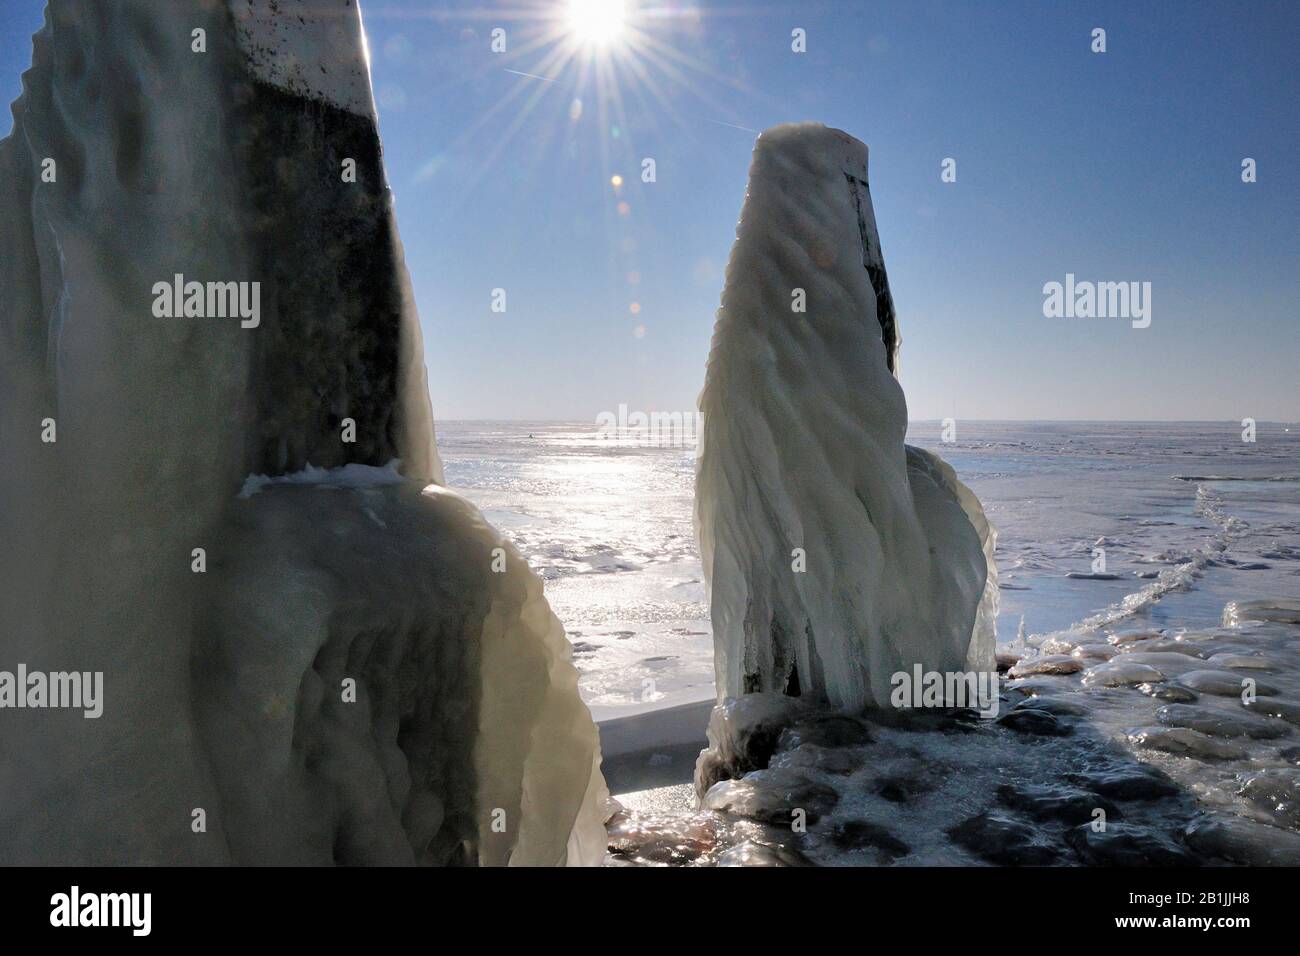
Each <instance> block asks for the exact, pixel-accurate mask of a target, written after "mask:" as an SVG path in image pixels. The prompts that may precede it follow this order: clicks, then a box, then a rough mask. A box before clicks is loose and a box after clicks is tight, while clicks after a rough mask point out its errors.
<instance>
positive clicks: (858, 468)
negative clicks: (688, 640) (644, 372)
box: [696, 123, 998, 710]
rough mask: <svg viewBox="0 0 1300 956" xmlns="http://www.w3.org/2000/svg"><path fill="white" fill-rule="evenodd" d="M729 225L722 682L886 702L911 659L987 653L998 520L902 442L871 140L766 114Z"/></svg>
mask: <svg viewBox="0 0 1300 956" xmlns="http://www.w3.org/2000/svg"><path fill="white" fill-rule="evenodd" d="M736 237H737V238H736V244H735V246H734V248H733V250H732V254H731V260H730V262H729V263H728V266H727V277H726V287H725V289H724V290H723V294H722V305H721V308H720V309H719V311H718V316H717V324H716V326H715V330H714V337H713V348H712V352H711V354H710V357H709V365H708V372H707V377H706V380H705V386H704V391H703V393H702V394H701V397H700V410H701V411H702V412H703V415H704V425H703V431H702V434H701V440H700V461H699V473H698V478H697V487H696V522H697V528H698V534H699V539H700V550H701V557H702V559H703V565H704V573H705V576H706V580H707V581H708V582H709V585H710V590H711V612H712V619H713V637H714V653H715V668H716V673H717V687H718V693H719V696H720V697H722V696H739V695H741V694H747V693H753V692H762V691H777V692H780V691H789V690H793V689H794V688H795V687H797V688H798V690H799V692H801V693H803V694H805V695H812V696H814V697H822V698H825V699H827V700H828V701H829V702H830V703H832V704H833V705H835V706H837V707H840V708H845V709H850V710H853V709H859V708H861V707H863V706H868V705H886V704H887V703H888V698H889V691H890V677H891V675H892V674H894V673H896V672H898V671H905V670H908V669H910V668H911V667H912V665H913V664H915V663H920V664H922V665H923V666H924V667H925V668H926V669H927V670H935V671H941V672H944V671H965V670H985V671H988V670H991V669H992V668H993V645H994V640H995V636H994V623H995V617H996V600H997V593H998V592H997V585H996V573H995V571H994V565H993V562H992V551H993V546H994V535H993V532H992V530H991V529H990V527H989V525H988V523H987V522H986V521H985V520H984V517H983V513H982V511H981V509H980V505H979V502H978V501H977V500H976V498H975V496H974V495H973V494H971V492H970V491H969V490H968V489H966V488H965V487H964V486H963V485H962V484H961V483H960V482H959V481H958V480H957V479H956V476H955V474H954V473H953V471H952V469H951V468H949V467H948V466H947V465H946V464H944V463H943V462H942V461H941V460H940V459H939V458H938V457H936V456H935V455H933V454H931V453H929V452H926V451H923V450H921V449H917V448H912V447H908V446H906V445H905V444H904V441H903V436H904V432H905V431H906V428H907V408H906V403H905V401H904V398H903V392H902V389H901V387H900V386H899V383H898V381H897V379H896V378H895V377H894V375H893V374H892V371H891V370H892V369H894V368H895V367H896V363H895V357H896V353H897V349H898V342H899V336H898V324H897V322H896V320H895V318H894V312H893V303H892V298H891V296H890V294H889V289H888V280H887V278H886V276H885V271H884V260H883V257H882V253H881V248H880V238H879V235H878V234H877V231H876V223H875V215H874V213H873V211H872V206H871V196H870V190H869V188H868V186H867V148H866V146H864V145H863V144H862V143H860V142H858V141H857V140H855V139H853V138H852V137H851V136H849V135H847V134H846V133H843V132H841V131H839V130H833V129H828V128H826V127H824V126H821V125H820V124H813V123H806V124H799V125H790V126H780V127H776V128H774V129H771V130H768V131H766V132H765V133H763V134H762V135H761V136H760V137H759V139H758V142H757V144H756V146H755V148H754V159H753V165H752V166H751V168H750V177H749V189H748V192H747V194H746V196H745V204H744V208H743V209H742V211H741V217H740V223H739V225H738V227H737V230H736ZM800 297H802V298H803V300H804V301H805V302H806V311H804V312H801V311H796V310H795V306H796V305H797V304H798V303H799V301H800ZM797 549H801V551H802V554H803V555H806V570H796V569H795V568H796V561H798V560H799V557H798V556H796V554H795V552H796V550H797Z"/></svg>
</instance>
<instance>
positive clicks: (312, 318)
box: [0, 0, 604, 864]
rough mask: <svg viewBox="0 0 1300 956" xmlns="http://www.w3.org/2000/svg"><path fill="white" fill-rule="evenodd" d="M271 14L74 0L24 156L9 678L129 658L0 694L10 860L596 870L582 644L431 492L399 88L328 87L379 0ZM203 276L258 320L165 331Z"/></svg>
mask: <svg viewBox="0 0 1300 956" xmlns="http://www.w3.org/2000/svg"><path fill="white" fill-rule="evenodd" d="M251 6H252V8H253V12H255V13H256V17H255V18H254V19H253V20H252V21H250V20H249V18H248V17H247V16H245V14H247V13H249V12H250V11H249V9H248V8H249V5H248V4H243V3H235V2H233V0H232V2H231V3H226V2H207V3H185V4H180V3H176V4H173V3H165V4H164V3H158V4H154V3H150V4H142V3H138V2H127V0H103V2H96V3H82V2H78V0H53V2H51V4H50V6H49V8H48V10H47V15H46V25H45V27H44V29H43V30H42V31H41V32H40V33H38V34H37V36H36V37H35V40H34V52H33V65H32V68H31V70H29V71H28V72H27V73H26V74H25V75H24V83H23V95H22V97H21V98H20V99H19V101H18V102H17V103H16V104H15V107H14V114H15V122H14V131H13V134H12V136H10V137H9V138H7V139H5V140H3V141H0V182H2V183H3V188H0V221H3V222H4V223H5V227H4V228H5V234H4V247H5V255H4V256H3V257H0V336H2V337H3V345H2V347H0V434H2V435H3V436H4V440H3V441H0V478H2V480H3V487H4V493H3V497H2V498H0V540H2V541H3V542H4V546H3V547H2V548H0V582H3V603H4V606H5V614H6V620H5V627H4V629H3V631H2V632H0V666H3V667H6V668H10V669H11V668H12V667H13V666H14V665H15V664H17V663H24V664H26V665H27V666H28V668H29V669H41V670H47V671H55V670H77V671H92V672H93V671H101V672H103V674H104V712H103V716H102V717H100V718H99V719H97V720H86V719H84V718H83V717H82V715H81V711H80V710H73V711H69V710H58V711H56V710H31V709H27V710H6V711H5V712H4V724H5V730H4V744H3V750H0V832H3V833H4V835H5V838H4V840H3V841H0V860H3V861H4V862H42V863H123V862H139V863H160V862H185V863H204V862H230V861H234V862H240V863H330V862H339V863H403V862H405V863H410V862H419V863H440V862H478V863H486V864H499V863H506V862H509V863H512V864H521V863H531V864H557V863H565V862H569V863H580V862H581V863H586V862H598V861H599V859H600V858H601V855H602V852H603V843H604V834H603V830H602V827H601V823H602V819H603V806H604V784H603V781H602V779H601V777H600V774H599V770H598V762H599V751H598V742H597V736H596V730H595V727H594V725H593V724H592V721H591V718H590V716H589V714H588V712H587V711H586V709H585V707H584V706H583V705H582V703H581V701H580V699H579V697H578V694H577V688H576V674H575V672H574V670H573V668H572V665H571V663H570V660H569V654H570V651H569V647H568V644H567V642H566V641H565V640H564V634H563V630H562V628H561V627H560V625H559V623H558V621H557V620H556V619H555V616H554V615H553V614H552V613H551V612H550V609H549V608H548V606H547V604H546V601H545V599H544V598H543V597H542V594H541V583H540V581H538V579H537V578H536V577H535V576H534V575H533V574H532V573H531V572H530V571H529V569H528V567H527V565H526V564H525V563H524V562H523V561H522V559H520V557H519V555H518V554H517V552H515V551H514V549H513V548H512V547H510V546H509V545H508V544H507V543H506V542H504V541H503V540H502V539H501V538H500V537H499V535H497V533H496V532H495V531H494V530H493V529H492V528H490V527H489V526H488V525H486V524H485V523H484V521H483V519H482V517H481V516H480V515H479V514H478V512H477V511H476V510H475V509H474V508H473V507H472V506H471V505H470V504H469V503H468V502H466V501H465V500H464V499H462V498H460V497H458V496H456V495H453V494H451V493H450V492H447V491H444V490H442V489H441V488H439V487H438V486H436V485H434V486H429V487H427V488H426V486H427V485H428V484H429V482H431V481H433V482H439V483H440V482H441V477H442V476H441V466H440V464H439V462H438V458H437V454H436V452H435V449H434V441H433V425H432V415H431V412H430V407H429V398H428V389H427V382H426V375H425V370H424V365H423V346H422V344H421V342H420V331H419V323H418V319H417V316H416V314H415V310H414V304H413V302H412V298H411V292H410V286H409V282H408V280H407V275H406V269H405V265H404V262H403V257H402V252H401V245H400V242H399V240H398V237H397V232H396V228H395V225H394V220H393V216H392V201H391V197H390V195H389V191H388V188H387V184H386V182H385V178H384V172H383V165H382V158H381V155H380V146H379V139H378V135H377V132H376V128H375V119H374V115H373V112H372V111H371V110H370V109H369V108H362V106H361V102H360V101H361V100H365V101H366V103H368V102H369V80H368V77H364V76H359V74H356V73H355V72H353V73H351V74H348V73H346V72H344V73H343V74H341V75H342V76H344V77H345V78H346V77H347V76H351V77H352V79H351V80H347V81H346V82H342V83H341V85H339V84H334V83H327V82H326V81H324V80H316V79H315V78H316V76H317V74H321V75H322V76H324V75H330V74H329V71H330V70H333V69H334V68H335V67H337V66H339V65H340V64H341V65H343V66H344V67H348V68H355V67H356V64H357V63H359V62H363V61H364V47H363V37H362V34H361V28H360V19H359V15H358V14H357V12H356V5H355V4H348V3H346V2H340V0H301V2H292V0H285V2H279V3H276V4H264V3H254V4H252V5H251ZM198 28H202V29H204V30H205V31H206V36H207V51H206V52H205V53H195V52H192V50H191V46H190V43H191V40H190V38H191V31H192V30H194V29H198ZM249 30H253V33H250V32H249ZM258 31H260V32H258ZM267 31H271V32H272V33H274V34H275V36H276V37H281V36H283V37H289V39H284V41H283V43H280V42H279V41H278V40H274V37H271V36H270V34H268V33H267ZM250 36H253V38H254V39H257V37H258V36H261V38H262V39H261V40H259V41H258V42H257V44H254V45H250V41H249V37H250ZM273 40H274V42H272V41H273ZM263 41H265V42H263ZM276 43H278V44H279V45H278V46H277V45H275V44H276ZM267 45H269V46H270V47H271V49H270V54H272V56H273V61H274V63H275V64H279V65H280V66H283V65H284V64H285V63H286V62H293V63H296V64H297V66H299V67H301V71H302V76H303V77H311V78H312V80H311V82H308V83H307V85H306V87H305V88H304V87H302V86H300V85H299V84H298V83H297V82H296V81H293V79H292V77H293V75H295V74H293V73H292V71H290V73H289V78H288V79H286V78H285V75H284V74H282V73H277V72H275V71H274V70H271V69H270V67H268V66H267V64H266V63H262V62H260V61H259V60H258V54H257V52H256V50H255V49H254V47H255V46H256V47H257V49H261V47H262V46H267ZM349 64H350V67H349ZM322 71H324V72H322ZM354 81H355V82H354ZM363 81H364V82H363ZM304 82H305V81H304ZM357 84H362V85H360V86H358V85H357ZM47 157H49V158H53V159H54V160H55V161H56V163H57V177H56V178H55V180H54V181H44V180H42V179H41V176H40V173H41V170H42V163H43V160H44V159H45V158H47ZM345 159H354V160H355V161H356V169H357V179H356V182H346V181H345V180H344V178H343V177H342V175H341V172H342V164H343V161H344V160H345ZM178 273H179V274H183V275H184V276H185V278H186V279H187V280H196V281H200V282H210V281H220V282H227V281H228V282H243V281H247V282H259V283H261V286H260V288H261V300H260V301H261V316H260V323H259V324H258V325H257V327H255V328H241V324H240V322H239V320H238V319H230V318H217V317H199V316H190V317H185V318H170V319H162V318H157V317H155V316H154V314H153V311H152V308H151V307H152V304H153V298H154V294H153V292H152V289H153V286H154V284H155V283H158V282H171V281H172V278H173V276H174V275H175V274H178ZM46 420H50V421H52V422H54V423H55V425H56V427H57V432H56V435H57V440H56V441H53V442H48V441H42V440H41V436H42V432H43V431H45V432H46V434H48V431H49V429H48V427H47V426H46V425H45V424H44V423H45V421H46ZM347 420H351V422H352V423H353V424H354V425H355V441H351V442H349V441H344V440H342V436H343V434H344V432H343V426H344V423H345V421H347ZM394 461H400V463H401V465H400V475H399V474H398V473H397V472H396V471H395V470H394V468H393V467H392V466H390V463H391V462H394ZM249 475H256V476H262V480H261V481H260V482H258V481H255V482H254V485H255V486H256V485H260V490H258V492H257V493H256V494H254V495H252V496H251V497H247V498H241V497H240V491H241V489H242V488H243V487H244V485H245V481H246V479H247V477H248V476H249ZM376 477H378V478H380V479H381V480H379V481H376V480H375V479H376ZM399 479H400V481H399ZM251 490H252V489H251V488H250V491H251ZM195 549H202V555H201V559H202V562H203V564H204V566H203V567H202V569H200V568H198V567H197V566H196V565H197V563H198V562H199V560H200V558H199V557H196V551H195ZM349 679H350V680H354V681H355V690H356V700H355V702H351V701H349V700H346V699H345V697H344V695H345V693H347V692H348V687H347V686H346V685H345V684H344V681H345V680H349ZM196 811H202V814H201V815H200V814H198V813H196ZM200 816H202V818H203V823H204V824H205V827H202V828H200V827H199V826H198V822H199V817H200Z"/></svg>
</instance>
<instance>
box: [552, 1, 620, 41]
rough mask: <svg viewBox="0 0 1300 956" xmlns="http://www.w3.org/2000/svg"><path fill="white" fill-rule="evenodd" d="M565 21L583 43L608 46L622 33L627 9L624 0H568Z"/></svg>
mask: <svg viewBox="0 0 1300 956" xmlns="http://www.w3.org/2000/svg"><path fill="white" fill-rule="evenodd" d="M565 22H566V24H567V26H568V29H569V31H570V32H571V33H572V34H573V36H574V37H575V38H576V39H577V40H579V41H581V42H582V43H586V44H590V45H592V46H597V47H607V46H610V45H611V44H613V43H614V42H615V41H617V40H618V38H619V37H620V36H621V35H622V33H623V27H624V25H625V24H626V23H627V11H626V9H625V5H624V0H567V8H566V10H565Z"/></svg>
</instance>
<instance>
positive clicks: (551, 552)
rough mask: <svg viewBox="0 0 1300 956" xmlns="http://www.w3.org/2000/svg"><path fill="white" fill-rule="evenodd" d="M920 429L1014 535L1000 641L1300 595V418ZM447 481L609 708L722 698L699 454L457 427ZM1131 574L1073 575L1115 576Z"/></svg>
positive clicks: (1193, 624) (630, 442)
mask: <svg viewBox="0 0 1300 956" xmlns="http://www.w3.org/2000/svg"><path fill="white" fill-rule="evenodd" d="M956 428H957V431H956V439H955V440H954V441H951V442H944V441H942V440H941V430H942V426H941V424H940V423H939V422H913V423H912V424H911V426H910V427H909V430H908V436H907V440H908V442H909V443H910V444H914V445H919V446H921V447H923V448H927V449H930V450H932V451H934V452H936V453H938V454H939V455H941V456H942V457H943V458H944V459H946V460H947V461H948V462H949V463H951V464H952V465H953V467H954V468H955V469H956V470H957V474H958V476H959V477H960V478H961V479H962V480H963V481H964V482H966V484H968V485H969V486H970V487H971V488H972V489H973V490H974V491H975V493H976V494H977V495H978V496H979V498H980V500H981V501H982V502H983V504H984V509H985V512H986V513H987V515H988V517H989V519H990V520H991V521H992V522H993V524H994V525H995V527H996V528H997V530H998V568H999V574H1000V583H1001V585H1002V589H1001V598H1002V604H1001V612H1000V615H999V619H998V640H999V643H1000V644H1011V643H1014V641H1015V639H1016V637H1017V634H1018V633H1019V631H1020V630H1021V627H1022V621H1023V628H1024V631H1025V635H1026V637H1028V638H1029V639H1030V642H1031V643H1037V642H1038V641H1037V639H1036V638H1041V637H1042V636H1043V635H1047V634H1053V633H1056V632H1060V631H1068V630H1070V629H1071V628H1073V627H1077V626H1079V625H1083V624H1089V625H1093V626H1097V625H1110V624H1114V625H1115V626H1116V627H1120V626H1123V627H1142V626H1148V625H1149V626H1152V627H1161V628H1165V627H1183V628H1201V627H1212V626H1217V625H1218V624H1219V623H1220V622H1221V619H1222V615H1223V608H1224V605H1225V604H1226V603H1227V602H1229V601H1240V600H1253V599H1275V598H1296V597H1300V427H1297V426H1295V425H1282V424H1273V423H1266V422H1261V423H1259V424H1258V426H1257V431H1256V436H1255V437H1256V440H1255V441H1254V442H1245V441H1243V440H1242V427H1241V425H1240V424H1239V423H1235V422H1223V423H1200V422H1179V423H1165V422H1160V423H1112V422H1107V423H1080V422H959V423H958V424H957V426H956ZM438 444H439V448H440V451H441V454H442V458H443V462H444V464H445V467H446V476H447V482H448V484H449V485H451V487H453V488H455V489H456V490H457V491H460V492H463V493H464V494H466V495H467V496H468V497H469V498H470V499H471V500H472V501H473V502H474V503H475V504H477V505H478V506H479V507H480V508H482V509H483V511H484V512H485V514H486V515H487V516H488V518H489V519H490V520H491V521H492V522H493V523H494V524H496V525H497V527H499V528H500V529H501V530H502V531H503V532H504V533H505V534H507V535H508V536H509V537H510V538H511V539H512V540H513V541H514V542H515V543H516V544H517V546H518V547H519V548H520V550H521V551H522V552H523V554H524V556H525V557H526V558H527V560H528V562H529V563H530V564H531V566H532V567H533V569H534V570H535V571H536V572H537V573H538V574H539V575H541V577H542V578H543V580H544V581H545V582H546V594H547V597H548V599H549V600H550V603H551V606H552V608H553V609H554V610H555V613H556V614H557V615H558V616H559V618H560V620H561V621H563V622H564V626H565V628H566V630H567V632H568V635H569V640H570V641H571V642H572V644H573V648H574V661H575V663H576V665H577V667H578V669H579V671H580V674H581V689H582V694H583V697H584V699H585V700H586V701H587V703H588V704H589V705H591V706H592V708H593V710H594V711H595V712H596V714H597V716H598V717H604V716H612V715H615V714H618V713H620V712H627V711H629V710H630V709H633V708H635V709H641V708H643V707H645V706H647V705H651V706H664V705H667V704H671V703H674V702H678V701H685V700H691V699H702V698H704V697H707V696H711V695H712V689H713V664H712V656H713V655H712V646H711V637H710V632H709V619H708V605H707V602H706V599H705V594H704V585H703V582H702V578H701V571H700V560H699V553H698V551H697V548H696V544H695V538H694V533H693V530H692V526H691V508H692V486H693V475H694V461H695V459H694V448H693V447H690V446H688V447H657V446H654V445H651V444H649V443H646V442H641V441H637V440H635V439H625V440H618V439H613V438H605V437H602V435H601V434H600V431H599V429H598V428H597V426H596V424H595V423H592V422H564V423H557V422H531V423H530V422H441V423H439V426H438ZM1103 552H1104V562H1105V564H1104V573H1105V574H1106V575H1113V576H1114V577H1113V578H1103V577H1069V575H1070V574H1071V573H1074V574H1079V575H1088V574H1093V573H1094V568H1095V567H1096V568H1098V569H1100V567H1101V565H1100V560H1101V556H1102V553H1103Z"/></svg>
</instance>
